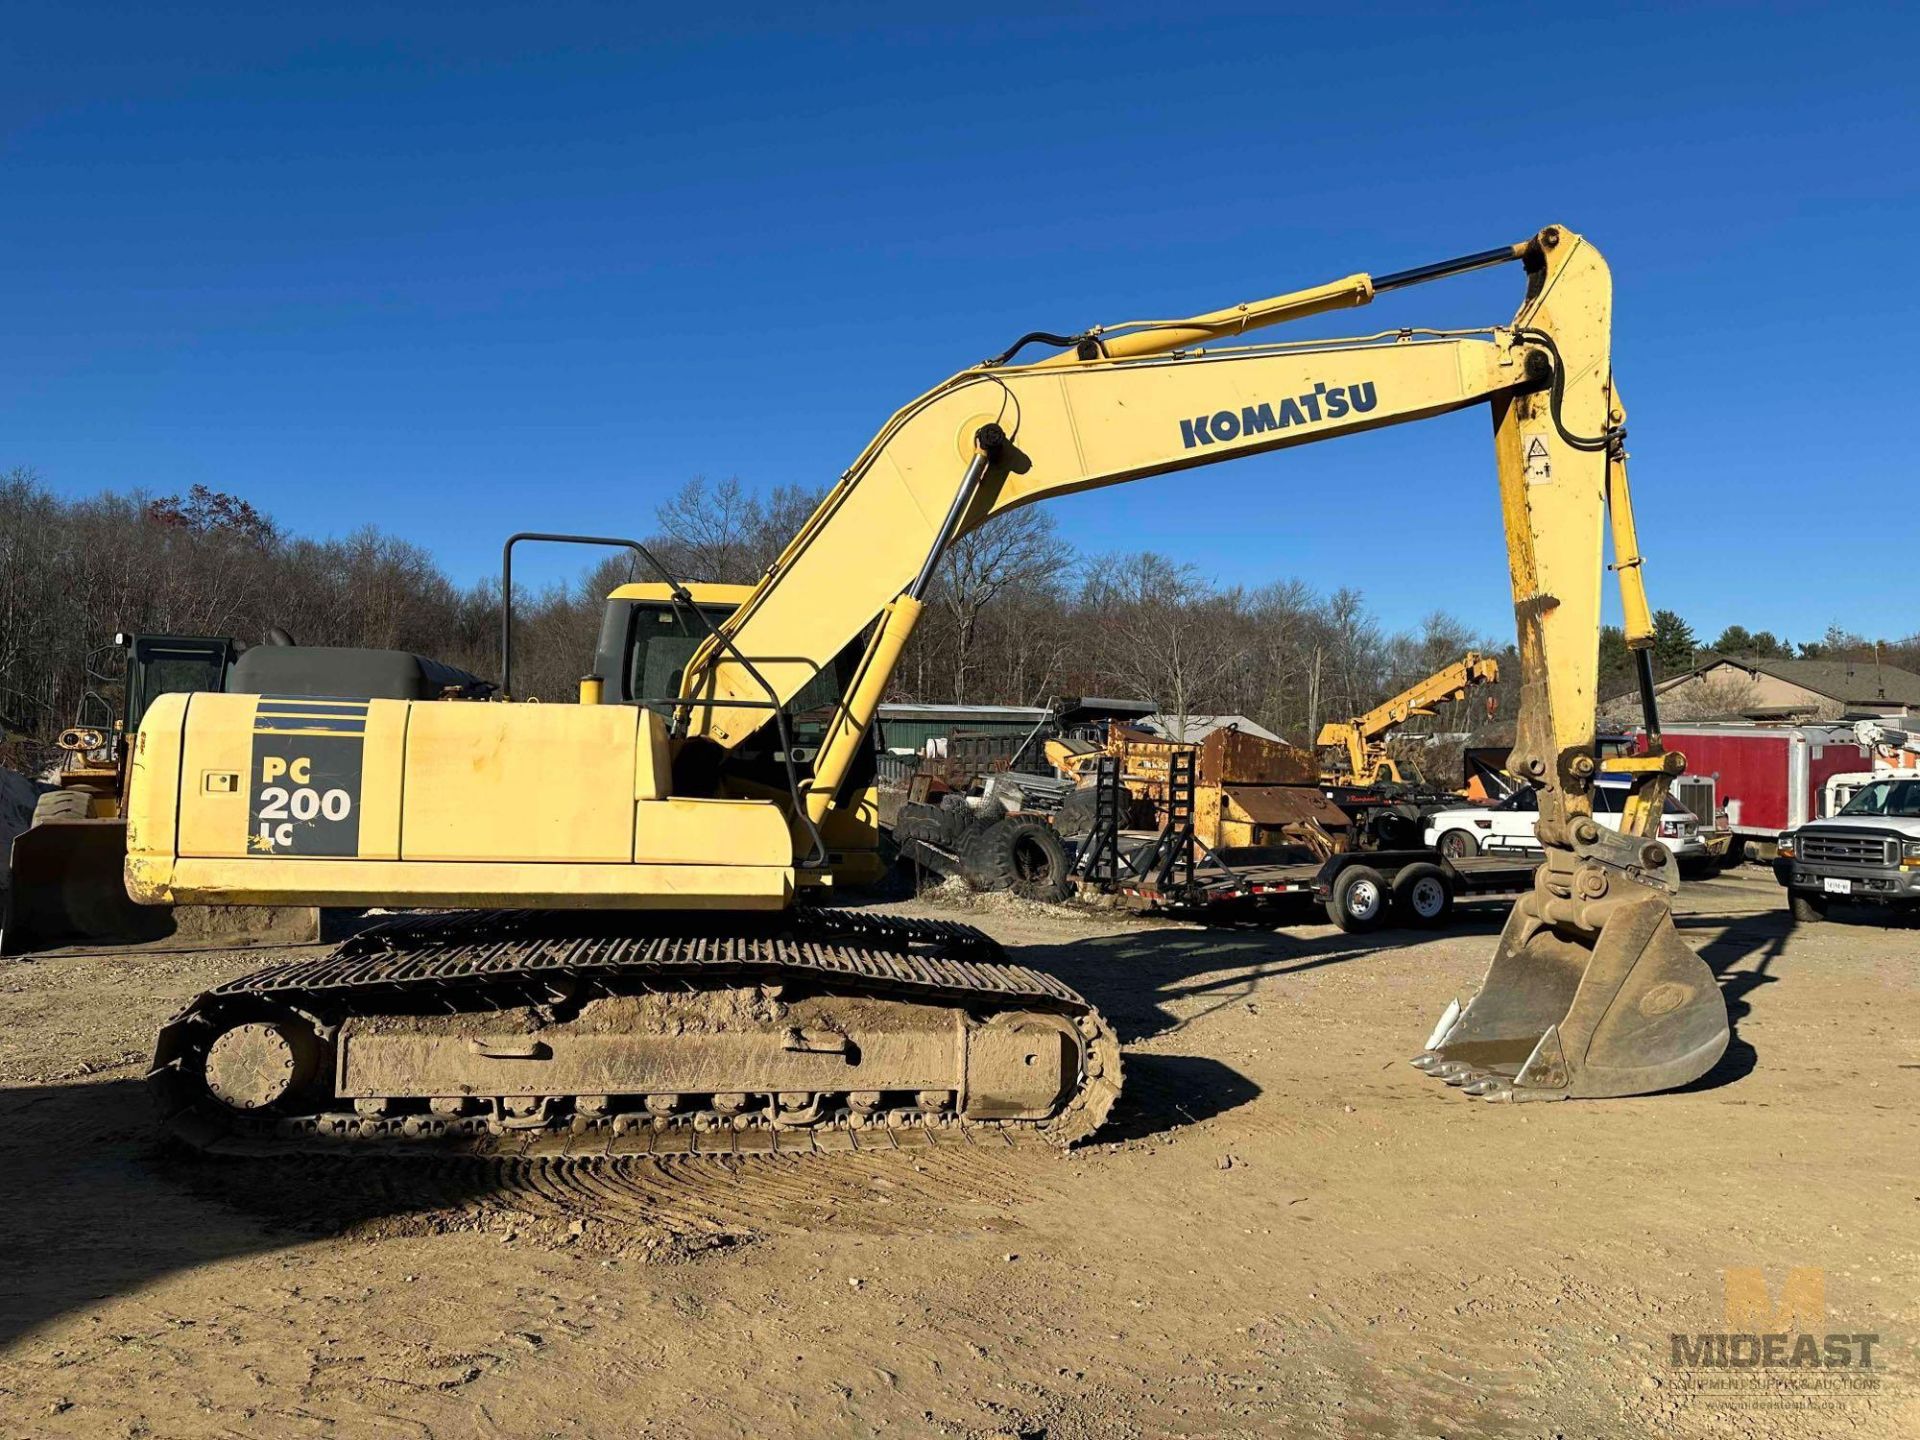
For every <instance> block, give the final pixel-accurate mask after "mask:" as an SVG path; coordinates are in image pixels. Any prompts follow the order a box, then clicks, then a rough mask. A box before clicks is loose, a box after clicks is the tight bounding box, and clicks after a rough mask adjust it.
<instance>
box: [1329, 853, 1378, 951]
mask: <svg viewBox="0 0 1920 1440" xmlns="http://www.w3.org/2000/svg"><path fill="white" fill-rule="evenodd" d="M1386 913H1387V882H1386V880H1385V879H1384V878H1383V877H1382V876H1381V874H1380V872H1379V871H1378V870H1376V869H1374V868H1373V867H1372V866H1371V865H1349V866H1348V867H1347V868H1346V869H1345V870H1342V871H1341V872H1340V873H1339V875H1338V876H1336V877H1335V879H1334V882H1333V889H1332V890H1331V891H1330V892H1329V893H1328V895H1327V918H1328V919H1330V920H1331V921H1333V923H1334V924H1336V925H1338V926H1339V927H1340V928H1341V929H1342V930H1345V931H1346V932H1347V933H1348V934H1349V935H1363V934H1365V933H1366V932H1367V931H1369V930H1377V929H1379V928H1380V922H1381V920H1383V919H1384V918H1385V917H1386Z"/></svg>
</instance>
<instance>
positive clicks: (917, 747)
mask: <svg viewBox="0 0 1920 1440" xmlns="http://www.w3.org/2000/svg"><path fill="white" fill-rule="evenodd" d="M1052 714H1053V711H1051V710H1050V709H1048V708H1047V707H1046V706H1044V705H882V706H881V707H880V708H879V710H878V711H877V712H876V713H875V715H874V727H875V729H877V730H878V731H879V732H880V748H881V749H883V750H885V751H887V752H889V753H890V754H894V755H918V754H921V753H922V752H923V751H924V750H925V749H926V744H927V742H928V741H929V740H945V739H946V738H947V737H948V736H950V735H952V734H954V733H956V732H959V733H961V734H965V735H1025V734H1027V733H1029V732H1030V731H1031V730H1033V729H1034V727H1035V726H1037V725H1039V724H1041V723H1042V722H1043V721H1045V720H1046V719H1047V718H1048V717H1049V716H1050V715H1052Z"/></svg>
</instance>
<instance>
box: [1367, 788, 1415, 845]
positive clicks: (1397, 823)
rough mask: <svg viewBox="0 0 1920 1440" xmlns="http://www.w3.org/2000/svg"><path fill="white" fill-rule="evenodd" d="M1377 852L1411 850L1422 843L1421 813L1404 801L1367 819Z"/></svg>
mask: <svg viewBox="0 0 1920 1440" xmlns="http://www.w3.org/2000/svg"><path fill="white" fill-rule="evenodd" d="M1367 828H1368V829H1369V831H1371V833H1372V837H1373V846H1374V848H1375V849H1376V850H1411V849H1413V848H1414V847H1415V846H1417V845H1418V844H1419V843H1420V812H1419V811H1418V810H1416V809H1415V808H1414V807H1413V806H1411V805H1409V804H1407V803H1406V802H1405V801H1404V800H1402V801H1398V802H1396V803H1394V804H1392V805H1386V806H1382V807H1381V808H1380V809H1378V810H1376V811H1374V812H1373V814H1371V815H1370V816H1368V817H1367Z"/></svg>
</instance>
